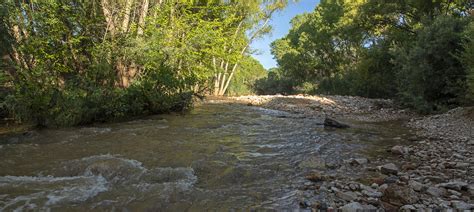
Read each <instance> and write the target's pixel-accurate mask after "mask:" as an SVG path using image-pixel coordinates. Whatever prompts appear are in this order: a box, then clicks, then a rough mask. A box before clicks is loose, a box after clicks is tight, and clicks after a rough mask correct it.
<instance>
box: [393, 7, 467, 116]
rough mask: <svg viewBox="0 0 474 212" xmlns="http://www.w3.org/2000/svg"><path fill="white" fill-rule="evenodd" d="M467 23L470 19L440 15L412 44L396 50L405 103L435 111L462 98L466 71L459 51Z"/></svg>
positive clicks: (418, 33)
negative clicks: (458, 55) (457, 54)
mask: <svg viewBox="0 0 474 212" xmlns="http://www.w3.org/2000/svg"><path fill="white" fill-rule="evenodd" d="M465 26H466V20H463V19H460V18H456V17H450V16H439V17H437V18H435V20H434V21H433V23H431V24H427V25H426V26H425V27H423V28H421V29H420V30H418V31H417V39H416V40H415V41H414V42H413V43H412V45H410V46H409V47H404V48H401V49H399V50H397V51H396V52H395V53H396V64H397V65H398V67H399V68H400V70H399V72H398V73H397V80H398V84H399V85H398V88H399V95H400V98H401V100H402V102H403V103H405V104H408V105H410V106H414V107H417V108H418V109H420V110H421V111H422V112H431V111H434V110H439V109H442V107H444V106H450V105H456V104H458V103H459V102H461V101H462V98H464V97H465V91H466V72H465V69H464V68H463V67H462V65H461V63H460V62H459V60H458V59H457V58H456V53H457V51H459V50H460V49H461V48H462V47H461V44H462V40H461V33H462V32H463V31H464V27H465ZM440 107H441V108H440Z"/></svg>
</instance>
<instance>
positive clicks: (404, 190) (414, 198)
mask: <svg viewBox="0 0 474 212" xmlns="http://www.w3.org/2000/svg"><path fill="white" fill-rule="evenodd" d="M419 199H420V198H419V197H418V194H417V193H416V192H415V191H414V190H413V189H412V188H410V187H402V186H399V185H396V184H391V185H389V186H388V187H387V189H385V191H384V192H383V197H382V201H383V202H386V203H390V204H391V205H394V206H397V207H400V206H403V205H407V204H414V203H416V202H418V200H419Z"/></svg>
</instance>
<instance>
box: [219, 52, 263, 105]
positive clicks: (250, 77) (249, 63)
mask: <svg viewBox="0 0 474 212" xmlns="http://www.w3.org/2000/svg"><path fill="white" fill-rule="evenodd" d="M266 75H267V70H265V68H264V67H263V66H262V64H260V62H259V61H258V60H256V59H255V58H253V57H251V56H246V57H245V58H243V59H242V62H241V65H240V68H239V69H238V71H237V73H236V75H235V77H234V78H233V79H232V83H231V84H230V86H229V90H228V94H229V95H232V96H239V95H249V94H253V93H254V91H253V85H254V83H255V81H257V80H259V79H261V78H263V77H265V76H266Z"/></svg>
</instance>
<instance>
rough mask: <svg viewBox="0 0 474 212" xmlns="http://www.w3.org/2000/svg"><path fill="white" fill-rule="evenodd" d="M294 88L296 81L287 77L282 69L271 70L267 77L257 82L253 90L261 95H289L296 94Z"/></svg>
mask: <svg viewBox="0 0 474 212" xmlns="http://www.w3.org/2000/svg"><path fill="white" fill-rule="evenodd" d="M294 86H295V83H294V80H293V79H292V78H290V77H288V76H285V73H284V72H283V71H282V69H281V68H271V69H270V70H269V71H268V75H267V76H266V77H264V78H261V79H258V80H256V81H255V83H254V85H253V89H254V91H255V93H257V94H260V95H274V94H284V95H288V94H294V93H295V88H294Z"/></svg>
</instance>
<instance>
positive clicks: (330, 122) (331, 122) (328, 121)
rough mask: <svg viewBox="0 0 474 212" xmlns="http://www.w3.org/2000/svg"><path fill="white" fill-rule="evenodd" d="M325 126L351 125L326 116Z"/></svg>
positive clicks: (341, 126) (342, 126) (339, 126)
mask: <svg viewBox="0 0 474 212" xmlns="http://www.w3.org/2000/svg"><path fill="white" fill-rule="evenodd" d="M324 126H325V127H334V128H349V127H350V126H349V125H347V124H344V123H341V122H339V121H336V120H334V119H332V118H327V117H326V118H325V119H324Z"/></svg>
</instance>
